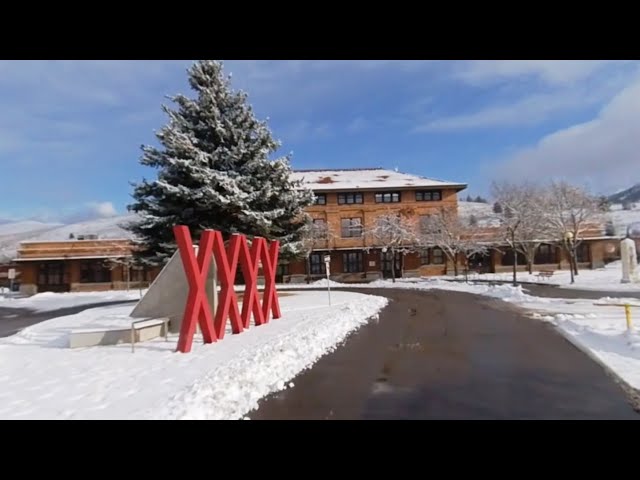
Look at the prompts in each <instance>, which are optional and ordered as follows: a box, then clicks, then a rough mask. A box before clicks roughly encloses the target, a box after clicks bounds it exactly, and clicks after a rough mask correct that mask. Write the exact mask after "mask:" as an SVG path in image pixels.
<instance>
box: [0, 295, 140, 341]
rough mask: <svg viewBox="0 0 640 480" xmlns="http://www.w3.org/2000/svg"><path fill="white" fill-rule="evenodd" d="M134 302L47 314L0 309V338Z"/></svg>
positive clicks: (114, 303)
mask: <svg viewBox="0 0 640 480" xmlns="http://www.w3.org/2000/svg"><path fill="white" fill-rule="evenodd" d="M135 302H136V301H129V300H127V301H116V302H101V303H93V304H90V305H80V306H77V307H69V308H61V309H58V310H52V311H49V312H34V311H32V310H27V309H23V308H6V307H0V337H8V336H10V335H14V334H16V333H18V332H19V331H20V330H22V329H23V328H26V327H29V326H31V325H35V324H36V323H40V322H44V321H45V320H49V319H51V318H55V317H63V316H65V315H74V314H76V313H80V312H82V311H83V310H88V309H90V308H96V307H104V306H108V305H124V304H127V303H130V304H132V305H133V304H134V303H135Z"/></svg>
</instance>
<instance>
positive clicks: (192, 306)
mask: <svg viewBox="0 0 640 480" xmlns="http://www.w3.org/2000/svg"><path fill="white" fill-rule="evenodd" d="M173 233H174V235H175V237H176V242H177V244H178V250H179V251H180V258H181V259H182V265H183V266H184V272H185V274H186V276H187V282H188V283H189V296H188V297H187V304H186V306H185V311H184V317H183V319H182V325H181V327H180V338H179V339H178V347H177V350H178V351H179V352H183V353H187V352H190V351H191V346H192V344H193V335H194V334H195V330H196V322H199V323H200V330H201V331H202V337H203V339H204V343H212V342H215V341H216V340H217V337H216V334H215V331H214V329H213V319H212V316H211V311H210V310H209V301H208V298H207V292H206V289H205V285H206V281H207V275H208V273H209V266H210V265H211V255H212V253H213V252H212V250H211V247H212V245H213V240H214V235H213V234H214V232H213V231H206V232H204V233H203V234H202V237H201V238H200V244H199V246H198V259H197V261H196V256H195V254H194V252H193V242H192V240H191V234H190V233H189V229H188V228H187V227H185V226H176V227H174V228H173Z"/></svg>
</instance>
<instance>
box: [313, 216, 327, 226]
mask: <svg viewBox="0 0 640 480" xmlns="http://www.w3.org/2000/svg"><path fill="white" fill-rule="evenodd" d="M313 224H314V225H316V226H317V227H319V228H322V227H324V226H325V225H326V224H327V221H326V220H325V219H324V218H314V219H313Z"/></svg>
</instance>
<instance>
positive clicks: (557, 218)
mask: <svg viewBox="0 0 640 480" xmlns="http://www.w3.org/2000/svg"><path fill="white" fill-rule="evenodd" d="M544 209H545V212H546V214H545V217H546V221H547V224H548V226H549V232H550V234H551V235H552V236H553V238H555V239H557V241H558V242H560V244H561V245H562V246H563V247H564V249H565V251H566V252H567V253H568V254H569V259H570V263H571V269H572V273H573V274H575V275H577V274H578V265H577V255H576V253H577V250H578V247H579V246H580V244H581V243H582V240H583V238H584V234H585V232H587V231H588V230H589V229H592V228H593V227H594V225H595V224H598V223H599V222H600V221H601V220H602V209H601V208H600V205H599V203H598V199H597V198H596V197H594V196H593V195H591V194H590V193H589V192H588V191H587V190H586V189H584V188H582V187H579V186H575V185H571V184H569V183H567V182H564V181H560V182H555V181H554V182H551V184H550V186H549V189H548V190H547V195H546V196H545V197H544Z"/></svg>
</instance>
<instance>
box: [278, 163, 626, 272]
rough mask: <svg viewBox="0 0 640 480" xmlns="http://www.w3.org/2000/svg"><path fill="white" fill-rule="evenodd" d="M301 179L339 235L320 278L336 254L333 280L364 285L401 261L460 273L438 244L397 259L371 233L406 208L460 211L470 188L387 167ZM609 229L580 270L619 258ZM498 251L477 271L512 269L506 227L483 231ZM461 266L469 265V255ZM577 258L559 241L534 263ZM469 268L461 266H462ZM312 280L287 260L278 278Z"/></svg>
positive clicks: (314, 268) (325, 247) (407, 267)
mask: <svg viewBox="0 0 640 480" xmlns="http://www.w3.org/2000/svg"><path fill="white" fill-rule="evenodd" d="M295 176H296V177H297V178H298V179H300V180H302V181H303V182H304V183H305V184H306V186H307V187H308V188H310V189H311V190H313V192H314V194H315V203H314V205H313V206H311V207H309V208H308V213H309V215H310V216H311V217H312V218H313V220H314V222H321V223H325V224H326V225H327V227H328V229H329V230H330V231H331V232H332V234H333V235H332V236H331V239H330V240H329V241H325V242H320V244H319V245H318V246H317V248H315V249H314V252H313V253H312V254H311V257H310V262H309V263H310V275H309V276H310V277H311V279H312V280H316V279H320V278H325V276H326V271H325V264H324V257H325V255H329V256H330V257H331V263H330V277H331V279H332V280H335V281H340V282H362V281H369V280H375V279H379V278H390V277H391V275H392V269H391V262H392V261H395V263H396V264H395V271H396V276H403V277H418V276H429V275H445V274H450V273H453V270H454V268H453V267H454V265H453V264H452V262H450V261H449V260H448V259H447V257H446V256H445V255H444V252H442V250H441V249H439V248H438V247H431V248H427V249H424V250H423V251H422V252H420V253H408V254H406V255H403V254H400V253H397V254H396V255H395V259H392V258H391V254H390V253H389V252H383V246H382V245H376V243H375V240H374V239H372V238H371V237H369V236H367V235H364V234H363V232H364V231H366V229H367V228H371V226H372V225H374V224H375V222H376V219H377V217H378V216H380V215H384V214H388V213H390V212H392V213H394V212H396V213H401V212H402V213H404V214H409V215H410V216H414V217H417V220H418V221H420V217H426V216H428V215H429V214H432V213H435V212H437V211H438V210H440V208H443V207H444V208H446V209H449V210H450V211H452V212H454V213H455V214H457V212H458V197H457V194H458V192H460V191H462V190H464V189H465V188H466V187H467V185H466V184H463V183H456V182H445V181H440V180H433V179H429V178H424V177H419V176H416V175H410V174H405V173H399V172H396V171H390V170H383V169H344V170H301V171H297V172H295ZM603 233H604V231H603V226H601V225H593V226H592V228H590V229H589V231H588V232H586V233H585V238H583V239H581V244H580V247H579V249H578V255H577V256H578V267H579V268H599V267H602V266H603V265H604V264H605V262H607V261H609V260H613V259H616V258H619V257H618V256H617V255H619V246H618V244H619V241H620V239H618V238H613V237H606V236H604V235H603ZM474 234H475V235H478V234H479V235H481V236H484V240H483V241H484V242H485V243H486V244H487V246H488V247H489V248H490V251H489V253H488V254H487V255H483V256H480V255H478V256H476V257H474V258H472V259H470V262H469V263H470V268H471V269H473V270H476V271H480V272H487V273H489V272H490V273H496V272H503V271H511V270H512V268H513V261H514V259H513V252H512V251H511V250H510V248H509V247H508V246H507V245H506V244H505V243H504V242H503V240H502V239H501V238H500V232H499V229H498V228H495V227H494V228H484V229H481V228H480V229H476V230H475V231H474ZM457 263H458V265H459V267H460V269H462V268H463V267H464V263H465V262H464V260H463V259H461V258H460V259H458V260H457ZM568 265H569V259H568V256H567V254H566V253H565V252H564V250H563V249H562V248H561V247H560V246H559V245H558V243H557V242H556V241H553V240H549V241H548V242H546V243H543V244H542V245H541V246H540V247H539V249H538V253H537V254H536V257H535V261H534V268H535V269H537V270H540V269H566V268H568ZM525 269H526V262H525V260H524V258H523V256H522V255H520V254H518V270H525ZM460 271H461V270H460ZM306 278H307V264H306V262H305V261H292V262H289V263H288V264H284V265H280V267H279V269H278V280H279V281H283V282H292V283H297V282H304V281H305V280H306Z"/></svg>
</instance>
